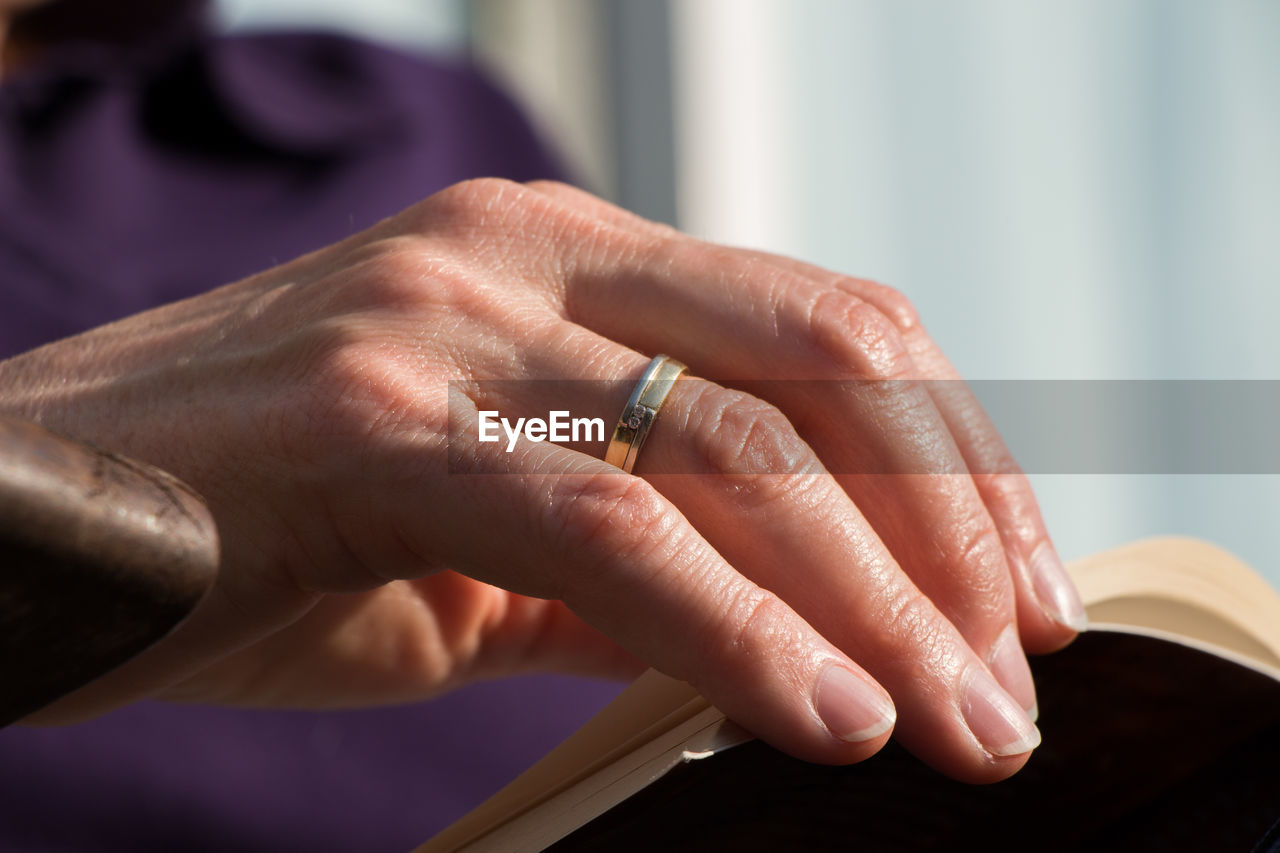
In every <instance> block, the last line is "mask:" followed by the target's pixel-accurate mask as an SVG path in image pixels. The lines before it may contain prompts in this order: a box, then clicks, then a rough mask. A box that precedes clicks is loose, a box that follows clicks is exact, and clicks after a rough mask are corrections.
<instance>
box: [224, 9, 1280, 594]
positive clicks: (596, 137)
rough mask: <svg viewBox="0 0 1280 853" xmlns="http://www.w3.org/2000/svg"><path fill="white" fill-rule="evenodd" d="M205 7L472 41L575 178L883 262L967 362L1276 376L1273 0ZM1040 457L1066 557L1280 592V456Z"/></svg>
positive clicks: (706, 230)
mask: <svg viewBox="0 0 1280 853" xmlns="http://www.w3.org/2000/svg"><path fill="white" fill-rule="evenodd" d="M219 8H220V15H221V17H222V20H223V21H224V23H225V24H226V26H228V27H230V28H236V29H261V28H279V27H290V28H297V27H303V26H306V27H326V28H339V29H345V30H348V31H350V32H355V33H358V34H362V35H365V36H368V37H370V38H375V39H381V40H385V41H389V42H391V43H393V44H398V45H400V46H402V47H405V48H407V49H411V50H427V51H435V52H441V51H443V52H447V53H452V54H466V55H470V56H472V57H474V58H476V59H477V60H478V61H479V62H481V63H483V64H485V65H486V66H488V67H489V68H490V69H491V70H492V72H493V73H494V74H495V75H496V76H497V77H499V78H500V79H501V80H503V81H505V82H506V84H507V85H508V88H510V89H511V90H513V91H514V92H516V93H517V95H518V96H519V97H520V98H521V100H522V101H523V102H524V103H525V104H526V105H527V106H528V108H529V109H530V110H531V111H532V113H533V114H534V115H535V117H536V120H537V122H538V123H539V124H540V125H541V126H542V128H543V129H544V130H545V132H546V133H547V134H548V135H549V136H550V137H552V139H553V140H555V142H556V143H557V144H558V145H559V147H560V148H561V150H562V151H564V152H565V154H566V156H567V157H568V158H569V160H570V162H572V163H573V164H574V166H575V168H576V169H577V172H578V175H579V178H580V180H581V181H582V182H583V183H584V184H585V185H586V186H588V187H589V188H591V189H593V190H595V191H596V192H599V193H601V194H602V195H605V196H607V197H609V198H611V199H614V200H616V201H618V202H620V203H621V204H623V205H624V206H627V207H629V208H631V209H634V210H637V211H638V212H640V213H643V214H645V215H646V216H649V217H652V218H655V219H662V220H666V221H670V222H674V223H676V224H678V225H679V226H680V227H682V228H684V229H686V230H688V231H692V232H694V233H696V234H699V235H702V236H706V237H709V238H713V239H716V240H721V241H724V242H729V243H734V244H741V245H750V246H755V247H761V248H767V249H769V250H772V251H777V252H782V253H785V254H791V255H796V256H799V257H802V258H805V259H807V260H810V261H813V262H816V263H819V264H822V265H824V266H827V267H830V268H833V269H837V270H840V271H843V272H848V273H852V274H856V275H861V276H866V277H871V278H875V279H878V280H881V281H884V282H886V283H888V284H892V285H893V286H895V287H897V288H898V289H900V290H902V291H903V292H904V293H906V294H907V295H908V296H909V297H911V299H912V300H913V301H914V302H915V303H916V305H917V307H918V308H919V310H920V312H921V314H922V316H923V318H924V321H925V323H926V325H927V326H928V327H929V328H930V330H931V332H932V333H933V335H934V337H935V338H936V339H937V340H938V341H939V342H940V343H941V345H942V346H943V348H944V349H945V350H946V351H947V353H948V354H949V355H950V356H951V358H952V359H953V361H955V363H956V364H957V366H958V367H959V368H960V370H961V371H962V372H963V373H964V374H965V375H966V376H968V377H970V378H975V379H1015V378H1016V379H1047V378H1069V379H1148V378H1150V379H1155V378H1186V379H1212V378H1232V379H1276V378H1280V335H1277V334H1276V332H1275V326H1276V324H1277V321H1280V3H1276V2H1274V0H1213V2H1208V0H1070V2H1066V0H1062V2H1047V0H1046V2H1028V0H964V2H943V0H471V2H467V0H361V2H359V3H355V4H352V3H349V2H346V1H345V0H220V2H219ZM1277 434H1280V430H1277ZM1033 479H1034V481H1035V483H1036V486H1037V490H1038V493H1039V494H1040V497H1041V502H1042V505H1043V508H1044V511H1045V514H1046V517H1047V519H1048V521H1049V525H1050V529H1051V530H1052V531H1053V532H1054V535H1055V538H1056V539H1057V541H1058V544H1059V548H1060V550H1061V551H1062V553H1063V555H1064V556H1065V557H1067V558H1068V559H1070V558H1072V557H1077V556H1083V555H1084V554H1086V553H1089V552H1091V551H1095V550H1099V549H1102V548H1105V547H1108V546H1111V545H1115V544H1119V543H1122V542H1125V541H1128V540H1131V539H1134V538H1137V537H1140V536H1145V535H1151V534H1157V533H1179V534H1184V535H1194V536H1202V537H1205V538H1208V539H1211V540H1213V541H1215V542H1217V543H1218V544H1220V545H1222V546H1224V547H1227V548H1228V549H1230V550H1233V551H1235V552H1236V553H1238V554H1239V555H1241V556H1242V557H1244V558H1245V559H1246V560H1248V561H1249V562H1250V563H1252V564H1253V565H1254V566H1256V567H1257V568H1258V569H1260V570H1261V571H1262V572H1264V573H1265V574H1267V575H1268V576H1269V577H1270V579H1271V580H1272V582H1273V583H1275V584H1277V585H1278V586H1280V532H1278V531H1280V525H1277V524H1276V523H1275V522H1274V520H1273V519H1274V516H1276V514H1277V513H1280V477H1277V476H1274V475H1250V476H1217V475H1215V476H1208V475H1202V476H1154V475H1147V476H1120V475H1106V476H1102V475H1052V476H1049V475H1036V474H1033Z"/></svg>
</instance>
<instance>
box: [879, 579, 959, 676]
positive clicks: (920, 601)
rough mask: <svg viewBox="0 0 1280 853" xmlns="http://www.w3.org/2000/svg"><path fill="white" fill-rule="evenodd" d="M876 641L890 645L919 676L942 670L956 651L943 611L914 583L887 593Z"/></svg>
mask: <svg viewBox="0 0 1280 853" xmlns="http://www.w3.org/2000/svg"><path fill="white" fill-rule="evenodd" d="M877 644H878V645H880V646H881V647H882V648H887V649H888V650H889V652H890V656H891V657H892V658H893V659H895V660H896V662H897V663H898V664H899V666H900V667H901V668H903V669H904V670H906V671H907V672H908V674H909V675H910V677H912V678H916V679H919V678H924V677H926V676H927V674H928V673H936V672H940V671H943V670H944V669H945V668H946V667H947V665H948V664H949V663H950V661H951V659H952V657H953V656H954V655H955V649H954V643H953V642H952V641H951V637H950V632H948V631H947V630H945V628H944V625H943V622H942V615H941V614H940V613H939V612H938V609H937V607H935V606H934V603H933V602H932V601H931V600H930V599H929V598H928V596H926V595H925V594H924V593H922V592H921V591H920V590H919V589H917V588H916V587H914V586H906V587H905V588H899V589H898V590H896V591H895V592H894V593H893V594H891V595H889V596H887V597H886V599H885V601H884V602H883V618H882V619H881V628H880V635H879V637H878V642H877ZM904 650H906V653H904Z"/></svg>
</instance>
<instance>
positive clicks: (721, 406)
mask: <svg viewBox="0 0 1280 853" xmlns="http://www.w3.org/2000/svg"><path fill="white" fill-rule="evenodd" d="M696 407H697V409H698V410H699V412H700V414H701V416H702V419H701V422H700V423H699V424H698V428H697V429H695V430H693V433H694V439H693V442H694V446H693V450H694V452H695V453H697V454H698V455H699V457H700V461H701V462H702V464H703V465H705V467H706V468H707V469H708V470H710V471H711V472H713V473H716V474H721V475H741V474H796V473H816V472H817V471H819V470H820V467H821V466H820V465H819V463H818V460H817V457H816V456H815V455H814V453H813V451H812V450H811V449H810V448H809V446H808V445H807V444H806V443H805V442H804V440H803V439H802V438H800V436H799V435H798V434H797V433H796V431H795V428H794V427H793V426H792V425H791V422H790V421H789V420H787V417H786V415H784V414H783V413H782V412H781V411H779V410H778V409H777V408H776V407H774V406H772V405H770V404H769V403H766V402H765V401H764V400H761V399H759V398H758V397H753V396H752V395H750V394H746V393H743V392H741V391H735V390H730V389H726V388H719V387H717V386H710V387H709V388H708V389H707V390H705V391H704V392H703V393H702V395H701V397H700V399H699V400H698V401H697V404H696ZM756 479H761V478H756ZM763 479H765V480H772V479H774V478H763Z"/></svg>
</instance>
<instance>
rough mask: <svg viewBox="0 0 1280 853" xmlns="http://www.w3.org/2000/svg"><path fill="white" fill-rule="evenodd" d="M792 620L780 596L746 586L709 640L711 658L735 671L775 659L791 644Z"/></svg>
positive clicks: (732, 599)
mask: <svg viewBox="0 0 1280 853" xmlns="http://www.w3.org/2000/svg"><path fill="white" fill-rule="evenodd" d="M790 617H791V611H790V609H789V608H788V607H787V606H786V605H785V604H783V603H782V601H781V600H780V599H779V598H778V597H777V596H775V595H773V594H772V593H770V592H768V591H766V590H763V589H761V588H759V587H757V586H753V585H744V586H743V588H742V589H740V590H738V591H737V592H736V593H734V594H732V595H731V596H730V597H729V599H728V602H727V604H726V605H725V607H724V608H723V609H722V610H721V611H720V614H719V616H718V618H717V620H716V623H715V625H714V626H713V627H712V633H711V637H710V638H709V639H708V643H709V645H710V647H709V648H708V654H707V657H708V659H710V660H711V661H713V662H715V663H717V664H721V665H726V666H733V667H740V666H741V665H742V664H743V663H744V662H747V661H762V660H766V659H769V658H771V657H774V656H776V654H777V652H778V650H779V648H780V647H786V646H788V645H790V644H791V641H792V639H793V638H792V637H791V636H790V634H791V633H792V631H791V630H790V627H789V626H790V625H791V623H792V619H791V618H790Z"/></svg>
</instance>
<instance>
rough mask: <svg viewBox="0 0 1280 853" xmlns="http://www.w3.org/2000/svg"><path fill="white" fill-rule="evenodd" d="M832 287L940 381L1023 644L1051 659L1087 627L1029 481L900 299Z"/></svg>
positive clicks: (863, 288) (937, 388)
mask: <svg viewBox="0 0 1280 853" xmlns="http://www.w3.org/2000/svg"><path fill="white" fill-rule="evenodd" d="M838 286H840V287H842V288H844V289H847V290H848V291H850V292H852V293H854V294H855V295H857V296H859V297H860V298H862V299H865V300H866V301H868V302H869V303H871V304H874V305H876V306H877V307H878V308H880V310H881V311H883V312H884V314H885V315H886V316H888V317H890V318H891V319H893V320H894V324H895V325H896V326H897V327H898V328H899V330H900V331H901V332H902V336H903V339H904V340H905V341H906V344H907V347H908V349H909V350H910V352H911V355H912V359H913V360H914V361H915V363H916V366H917V368H918V369H919V370H920V374H921V375H922V376H926V377H929V378H930V379H936V380H943V381H936V382H931V383H930V393H931V395H932V397H933V400H934V404H935V405H936V406H937V407H938V410H939V411H940V412H941V414H942V417H943V419H944V420H945V421H946V423H947V426H948V428H949V429H950V430H951V434H952V435H953V436H954V437H955V440H956V443H957V445H958V447H959V449H960V452H961V454H962V455H963V456H964V460H965V464H966V465H967V466H968V467H969V468H970V470H971V471H973V472H974V474H973V479H974V483H975V484H976V486H977V489H978V493H979V494H980V495H981V496H982V500H983V503H984V504H985V505H986V507H987V511H988V512H989V513H990V514H991V518H992V519H993V521H994V522H995V524H996V528H997V529H998V530H999V531H1000V539H1001V541H1002V542H1003V544H1004V549H1005V557H1006V559H1007V561H1008V564H1009V567H1010V570H1011V572H1012V574H1013V579H1014V586H1015V589H1016V591H1017V596H1018V617H1019V627H1020V629H1021V633H1022V640H1023V644H1024V645H1025V646H1027V647H1028V648H1030V649H1032V650H1034V651H1052V650H1053V649H1056V648H1060V647H1061V646H1063V645H1065V644H1066V643H1068V642H1070V641H1071V639H1072V638H1073V637H1074V636H1075V634H1076V632H1078V631H1082V630H1084V629H1085V627H1086V626H1087V617H1086V616H1085V611H1084V605H1083V604H1082V603H1081V601H1080V596H1079V593H1077V592H1076V588H1075V585H1074V584H1073V583H1072V582H1071V579H1070V578H1069V577H1068V575H1067V572H1066V569H1065V568H1064V567H1063V565H1062V560H1061V558H1059V556H1058V553H1057V550H1056V549H1055V548H1054V547H1053V542H1052V540H1051V539H1050V537H1049V531H1048V529H1047V528H1046V526H1045V523H1044V519H1043V517H1042V516H1041V514H1040V506H1039V504H1038V503H1037V502H1036V498H1035V494H1034V493H1033V492H1032V489H1031V483H1030V481H1029V480H1028V479H1027V477H1026V475H1025V474H1023V473H1022V471H1021V469H1020V468H1019V467H1018V464H1017V463H1016V462H1015V461H1014V459H1013V455H1012V454H1011V453H1010V452H1009V449H1008V447H1006V446H1005V443H1004V441H1003V439H1001V438H1000V434H999V433H998V432H997V431H996V428H995V426H994V425H993V424H992V423H991V420H990V418H988V417H987V414H986V412H984V411H983V409H982V405H981V404H980V403H979V402H978V399H977V398H976V397H975V396H974V394H973V392H972V391H971V390H970V389H969V387H968V386H967V385H966V384H965V383H964V382H963V380H961V378H960V374H959V373H958V372H957V371H956V369H955V368H954V367H952V365H951V363H950V362H949V361H948V360H947V358H946V356H945V355H944V354H943V353H942V350H941V349H940V348H939V347H938V345H937V344H936V343H934V341H933V340H932V339H931V338H930V337H929V336H928V334H926V333H925V331H924V327H923V326H921V324H920V322H919V320H918V318H916V316H915V313H914V312H913V311H912V310H911V309H910V306H909V305H907V304H906V302H905V299H904V298H903V297H902V296H901V294H898V293H897V292H896V291H893V290H891V289H890V288H887V287H884V286H883V285H878V284H875V283H873V282H867V281H859V280H857V279H851V278H842V279H840V280H839V282H838Z"/></svg>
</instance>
